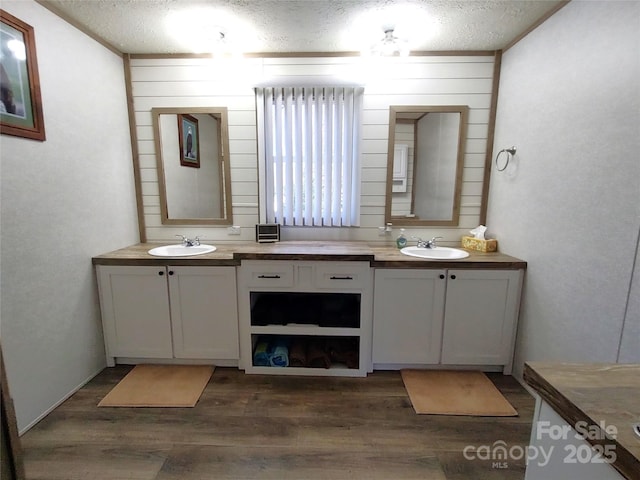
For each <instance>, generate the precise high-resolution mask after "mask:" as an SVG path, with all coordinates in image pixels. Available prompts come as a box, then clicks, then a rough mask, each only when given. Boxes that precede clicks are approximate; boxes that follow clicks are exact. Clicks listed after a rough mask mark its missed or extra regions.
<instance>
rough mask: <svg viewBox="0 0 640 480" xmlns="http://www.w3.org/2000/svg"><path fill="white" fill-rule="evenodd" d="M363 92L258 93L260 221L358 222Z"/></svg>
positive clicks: (277, 90) (306, 89)
mask: <svg viewBox="0 0 640 480" xmlns="http://www.w3.org/2000/svg"><path fill="white" fill-rule="evenodd" d="M363 92H364V89H363V88H362V87H278V88H273V87H270V88H257V89H256V100H257V107H258V130H259V137H261V138H259V148H260V150H261V152H260V154H261V158H262V161H263V162H264V163H263V168H262V169H261V170H262V171H263V174H264V180H265V183H264V194H265V195H264V197H263V201H264V203H265V205H264V206H265V207H266V208H265V210H266V211H265V214H266V221H267V222H273V223H280V224H282V225H299V226H302V225H309V226H358V225H359V224H360V123H361V112H362V96H363Z"/></svg>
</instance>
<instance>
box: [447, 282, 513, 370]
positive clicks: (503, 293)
mask: <svg viewBox="0 0 640 480" xmlns="http://www.w3.org/2000/svg"><path fill="white" fill-rule="evenodd" d="M447 275H448V278H447V296H446V303H445V316H444V333H443V338H442V363H443V364H449V365H506V364H510V363H511V360H512V359H511V357H512V355H513V340H514V334H515V326H516V321H517V315H518V308H519V303H520V302H519V301H520V284H521V272H520V270H449V271H448V273H447Z"/></svg>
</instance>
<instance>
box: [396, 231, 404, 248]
mask: <svg viewBox="0 0 640 480" xmlns="http://www.w3.org/2000/svg"><path fill="white" fill-rule="evenodd" d="M406 246H407V237H405V236H404V228H401V229H400V235H398V238H396V247H398V248H404V247H406Z"/></svg>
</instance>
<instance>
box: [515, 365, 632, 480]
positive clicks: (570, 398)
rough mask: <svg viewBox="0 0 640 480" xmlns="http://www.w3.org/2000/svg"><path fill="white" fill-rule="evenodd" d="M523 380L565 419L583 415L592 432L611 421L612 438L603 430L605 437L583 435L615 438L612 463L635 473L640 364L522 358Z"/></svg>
mask: <svg viewBox="0 0 640 480" xmlns="http://www.w3.org/2000/svg"><path fill="white" fill-rule="evenodd" d="M524 380H525V381H526V382H527V383H528V384H529V385H531V387H533V388H534V389H535V390H536V392H538V394H539V395H540V397H541V398H542V399H543V400H545V401H546V402H547V403H548V404H549V405H551V406H552V407H553V409H554V410H555V411H556V412H557V413H558V415H560V416H561V417H562V418H563V419H564V420H566V421H567V423H568V424H569V425H576V423H577V422H579V421H585V422H588V425H589V427H588V428H589V431H591V428H597V429H598V430H595V431H596V432H602V428H601V427H602V425H604V426H605V429H606V426H610V425H612V426H615V427H616V429H617V435H615V438H612V436H610V435H607V434H606V432H603V434H604V435H605V436H606V438H605V437H602V439H587V440H588V441H589V442H590V443H592V444H594V445H595V444H601V445H607V444H609V445H611V444H614V445H615V446H616V449H615V450H616V461H615V462H614V463H613V466H614V467H615V468H616V469H617V470H618V471H619V472H620V473H621V474H622V475H624V476H625V478H628V479H635V480H637V479H639V478H640V437H638V436H636V435H635V433H634V432H633V428H632V425H633V424H635V423H638V422H640V364H634V365H631V364H571V363H546V362H527V363H526V364H525V367H524ZM591 425H593V426H594V427H591ZM593 436H597V437H601V435H599V434H598V435H593Z"/></svg>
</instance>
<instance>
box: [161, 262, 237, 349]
mask: <svg viewBox="0 0 640 480" xmlns="http://www.w3.org/2000/svg"><path fill="white" fill-rule="evenodd" d="M169 291H170V297H171V322H172V330H173V353H174V356H175V357H176V358H203V359H204V358H206V359H236V360H237V359H238V358H239V356H240V355H239V347H238V304H237V297H236V271H235V267H169Z"/></svg>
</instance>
